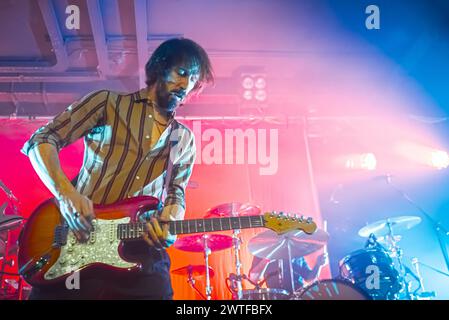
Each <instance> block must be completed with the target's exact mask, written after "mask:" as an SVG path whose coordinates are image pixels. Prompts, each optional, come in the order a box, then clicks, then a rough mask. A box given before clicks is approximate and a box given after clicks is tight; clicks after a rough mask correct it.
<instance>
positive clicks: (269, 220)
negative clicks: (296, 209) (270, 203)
mask: <svg viewBox="0 0 449 320" xmlns="http://www.w3.org/2000/svg"><path fill="white" fill-rule="evenodd" d="M264 220H265V227H266V228H268V229H271V230H273V231H274V232H276V233H277V234H283V233H286V232H289V231H293V230H301V231H304V232H305V233H307V234H312V233H314V232H315V230H316V228H317V226H316V224H315V222H314V221H313V220H312V218H305V217H304V216H296V215H294V216H291V215H286V214H284V213H283V212H280V213H276V212H266V213H265V214H264Z"/></svg>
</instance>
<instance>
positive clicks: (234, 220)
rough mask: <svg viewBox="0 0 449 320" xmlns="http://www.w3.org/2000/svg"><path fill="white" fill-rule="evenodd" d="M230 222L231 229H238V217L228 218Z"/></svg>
mask: <svg viewBox="0 0 449 320" xmlns="http://www.w3.org/2000/svg"><path fill="white" fill-rule="evenodd" d="M229 219H230V222H231V226H232V229H240V220H239V218H238V217H232V218H229Z"/></svg>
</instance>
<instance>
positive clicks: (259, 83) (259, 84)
mask: <svg viewBox="0 0 449 320" xmlns="http://www.w3.org/2000/svg"><path fill="white" fill-rule="evenodd" d="M266 86H267V82H266V81H265V79H264V78H262V77H258V78H257V79H256V83H255V87H256V88H257V89H265V87H266Z"/></svg>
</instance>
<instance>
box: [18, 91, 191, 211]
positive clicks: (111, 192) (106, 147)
mask: <svg viewBox="0 0 449 320" xmlns="http://www.w3.org/2000/svg"><path fill="white" fill-rule="evenodd" d="M154 115H155V108H154V106H153V104H152V103H151V101H148V99H147V89H146V88H145V89H142V90H140V91H137V92H134V93H132V94H127V95H123V94H118V93H115V92H112V91H107V90H102V91H98V92H93V93H91V94H89V95H87V96H85V97H84V98H82V99H81V100H80V101H77V102H75V103H73V104H72V105H70V106H69V107H68V108H67V109H66V110H65V111H63V112H62V113H60V114H59V115H57V116H56V117H55V118H54V119H53V120H52V121H50V122H49V123H47V124H46V125H45V126H43V127H41V128H39V129H38V130H37V131H36V132H35V133H34V134H33V135H32V136H31V138H30V139H29V140H28V141H27V142H26V143H25V145H24V146H23V148H22V150H21V151H22V152H23V153H24V154H26V155H28V153H29V151H30V150H31V149H32V148H33V147H35V146H36V145H38V144H41V143H50V144H52V145H54V146H55V147H56V148H57V150H58V152H59V151H60V150H61V149H62V148H63V147H65V146H67V145H69V144H71V143H73V142H74V141H76V140H78V139H79V138H81V137H84V160H83V165H82V167H81V170H80V172H79V174H78V179H77V183H76V189H77V190H78V191H79V192H80V193H81V194H83V195H85V196H87V197H89V198H90V199H91V200H92V201H93V203H95V204H110V203H113V202H116V201H118V200H122V199H124V198H127V197H132V196H138V195H151V196H154V197H157V198H159V199H161V197H162V193H163V191H164V186H167V188H166V189H165V192H164V193H166V197H165V200H164V205H165V206H167V205H171V204H178V205H180V206H182V207H184V208H185V188H186V186H187V183H188V180H189V178H190V176H191V173H192V168H193V164H194V161H195V140H194V135H193V133H192V132H191V131H190V129H188V128H187V127H186V126H184V125H183V124H181V123H179V122H178V121H176V120H175V119H174V118H173V117H171V118H170V120H169V122H168V124H167V126H166V128H165V130H164V131H163V132H162V133H161V134H160V137H159V140H158V141H157V142H156V143H154V145H153V146H151V145H150V141H152V139H151V137H152V133H153V132H154V131H153V126H154V125H157V124H156V120H155V119H154ZM161 131H162V130H161ZM153 140H155V139H153ZM169 159H170V160H171V161H172V163H173V165H172V167H171V168H172V169H171V174H169V176H170V181H167V182H165V178H166V176H167V171H168V170H167V169H168V165H169V161H168V160H169Z"/></svg>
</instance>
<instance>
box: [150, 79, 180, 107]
mask: <svg viewBox="0 0 449 320" xmlns="http://www.w3.org/2000/svg"><path fill="white" fill-rule="evenodd" d="M156 100H157V101H156V103H157V106H158V107H159V109H160V110H161V111H163V112H165V113H172V112H173V111H175V109H176V108H177V107H178V106H179V105H180V104H181V103H180V102H179V100H178V99H177V98H176V97H175V96H173V95H172V94H171V93H170V92H169V91H168V90H167V88H166V86H165V83H163V82H159V83H158V85H157V88H156Z"/></svg>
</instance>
